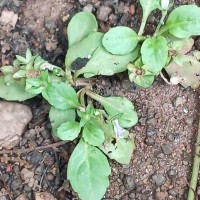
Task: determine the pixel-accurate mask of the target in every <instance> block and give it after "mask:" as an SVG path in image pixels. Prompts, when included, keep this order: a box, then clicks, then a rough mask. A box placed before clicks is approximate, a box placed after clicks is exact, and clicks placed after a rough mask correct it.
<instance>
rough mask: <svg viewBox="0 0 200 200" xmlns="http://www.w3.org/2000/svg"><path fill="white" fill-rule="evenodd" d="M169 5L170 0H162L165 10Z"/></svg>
mask: <svg viewBox="0 0 200 200" xmlns="http://www.w3.org/2000/svg"><path fill="white" fill-rule="evenodd" d="M168 6H169V0H161V7H162V9H163V10H167V9H168Z"/></svg>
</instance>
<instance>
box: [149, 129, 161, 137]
mask: <svg viewBox="0 0 200 200" xmlns="http://www.w3.org/2000/svg"><path fill="white" fill-rule="evenodd" d="M157 133H158V131H157V130H156V129H150V130H147V136H150V137H151V136H155V135H156V134H157Z"/></svg>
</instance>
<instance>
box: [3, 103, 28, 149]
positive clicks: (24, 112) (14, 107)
mask: <svg viewBox="0 0 200 200" xmlns="http://www.w3.org/2000/svg"><path fill="white" fill-rule="evenodd" d="M31 119H32V113H31V110H30V108H29V107H28V106H25V105H22V104H19V103H13V102H4V101H0V130H1V132H0V148H6V149H11V148H13V147H14V146H15V145H16V144H17V143H18V142H19V138H20V136H21V135H22V133H23V131H24V129H25V127H26V126H27V124H28V123H29V122H30V120H31Z"/></svg>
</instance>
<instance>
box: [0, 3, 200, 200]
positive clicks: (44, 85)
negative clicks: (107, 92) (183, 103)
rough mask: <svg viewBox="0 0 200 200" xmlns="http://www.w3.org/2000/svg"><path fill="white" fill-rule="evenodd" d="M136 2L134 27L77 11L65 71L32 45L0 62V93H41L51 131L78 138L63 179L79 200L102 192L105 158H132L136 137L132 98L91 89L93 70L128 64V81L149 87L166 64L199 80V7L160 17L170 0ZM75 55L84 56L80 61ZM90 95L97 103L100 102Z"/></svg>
mask: <svg viewBox="0 0 200 200" xmlns="http://www.w3.org/2000/svg"><path fill="white" fill-rule="evenodd" d="M140 4H141V6H142V9H143V18H142V24H141V27H140V30H139V32H138V33H136V32H135V31H133V30H132V29H130V28H128V27H124V26H119V27H114V28H111V29H110V30H109V31H108V32H107V33H105V34H104V33H100V32H98V24H97V21H96V19H95V17H94V15H92V14H91V13H88V12H80V13H78V14H76V15H75V16H74V17H73V18H72V19H71V21H70V22H69V25H68V29H67V33H68V44H69V49H68V52H67V55H66V61H65V65H66V70H65V71H63V70H62V69H61V68H59V67H57V66H54V65H51V64H50V63H48V62H46V61H45V60H44V59H42V58H41V57H40V56H33V55H32V54H31V52H30V51H29V50H27V52H26V57H25V58H24V57H21V56H16V57H17V59H16V60H15V61H14V63H13V66H3V67H1V71H2V73H3V74H2V76H1V77H0V97H1V98H4V99H7V100H18V101H23V100H26V99H29V98H32V97H34V96H36V95H39V94H41V95H42V96H43V98H44V99H46V100H47V101H48V102H49V104H50V105H51V109H50V113H49V118H50V121H51V124H52V132H53V134H54V136H55V137H58V138H60V139H61V140H68V141H73V140H75V143H77V146H76V147H75V149H74V151H73V153H72V155H71V157H70V159H69V162H68V169H67V178H68V180H70V183H71V185H72V187H73V189H74V191H75V192H77V193H78V195H79V197H80V198H81V199H83V200H94V199H95V200H100V199H102V197H103V196H104V194H105V192H106V189H107V187H108V186H109V179H108V176H109V175H110V173H111V169H110V166H109V163H108V159H107V157H109V158H110V159H114V160H116V161H117V162H119V163H121V164H128V163H129V162H130V159H131V155H132V152H133V150H134V149H135V143H134V138H133V136H132V135H131V134H130V133H129V131H128V129H129V128H131V127H132V126H134V125H135V124H136V123H137V121H138V118H137V113H136V111H135V109H134V105H133V103H132V102H130V101H129V100H127V99H126V98H122V97H103V96H100V95H99V94H96V93H95V91H93V88H92V85H91V84H90V82H91V81H90V80H91V79H90V78H91V77H94V76H97V75H105V76H111V75H114V74H116V73H120V72H124V71H126V70H127V71H128V75H129V79H130V81H131V82H135V83H136V84H137V85H139V86H141V87H143V88H147V87H149V86H150V85H151V84H152V83H153V81H154V78H155V76H157V75H158V74H159V73H161V71H162V70H163V69H164V68H165V69H166V71H167V72H168V74H169V76H170V77H171V78H170V84H175V83H176V84H178V83H180V84H182V85H183V86H185V87H187V86H191V87H193V88H197V87H198V86H199V82H200V81H199V72H200V65H199V60H200V58H199V52H198V51H191V48H192V45H193V40H192V39H191V38H190V37H191V36H194V35H199V34H200V22H199V18H200V8H199V7H197V6H196V5H187V6H186V5H184V6H180V7H178V8H176V9H174V10H173V11H172V12H171V13H170V14H169V17H168V19H167V20H165V17H166V16H167V12H168V9H169V8H171V7H172V5H171V4H169V0H161V1H159V0H148V1H146V0H140ZM156 9H159V10H161V14H162V17H161V19H160V22H159V24H158V26H157V28H156V30H155V33H154V34H153V36H149V35H148V36H143V31H144V28H145V25H146V22H147V19H148V16H149V14H150V13H151V12H152V11H154V10H156ZM164 21H166V22H165V23H164ZM82 24H84V26H82ZM80 27H81V28H80ZM185 54H187V55H185ZM78 60H81V61H84V62H81V65H78V64H77V63H78V62H77V61H78ZM188 74H190V75H189V76H188ZM80 76H83V77H84V78H85V79H83V78H80ZM177 77H178V79H176V78H177ZM77 86H79V87H77ZM77 88H79V89H77ZM95 101H97V102H99V103H100V105H99V106H98V107H97V106H94V102H95Z"/></svg>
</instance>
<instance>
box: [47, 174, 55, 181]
mask: <svg viewBox="0 0 200 200" xmlns="http://www.w3.org/2000/svg"><path fill="white" fill-rule="evenodd" d="M54 179H55V177H54V175H53V173H51V172H48V173H47V180H48V181H50V182H52V181H53V180H54Z"/></svg>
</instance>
